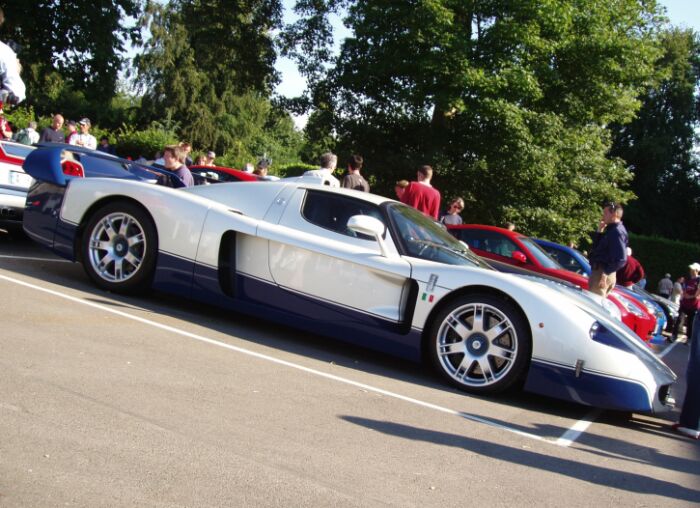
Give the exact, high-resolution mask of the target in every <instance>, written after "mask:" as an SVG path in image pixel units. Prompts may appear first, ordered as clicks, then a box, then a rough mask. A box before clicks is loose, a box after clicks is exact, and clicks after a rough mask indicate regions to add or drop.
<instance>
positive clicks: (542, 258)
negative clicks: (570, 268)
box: [519, 236, 564, 270]
mask: <svg viewBox="0 0 700 508" xmlns="http://www.w3.org/2000/svg"><path fill="white" fill-rule="evenodd" d="M519 240H520V241H521V242H523V244H524V245H525V247H527V248H528V250H529V251H530V253H531V254H532V255H533V257H534V258H536V259H537V261H539V263H540V264H541V265H542V266H544V267H545V268H553V269H557V270H564V267H563V266H561V265H560V264H559V263H558V262H556V261H555V260H554V258H552V256H550V255H549V254H548V253H547V252H546V251H545V250H544V249H543V248H542V247H540V246H539V244H538V243H536V242H535V241H534V240H533V239H532V238H527V237H522V236H521V237H520V238H519Z"/></svg>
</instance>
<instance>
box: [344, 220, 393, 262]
mask: <svg viewBox="0 0 700 508" xmlns="http://www.w3.org/2000/svg"><path fill="white" fill-rule="evenodd" d="M347 227H348V229H349V230H350V231H354V232H355V233H359V234H361V235H367V236H372V237H374V239H375V240H376V241H377V243H378V244H379V249H380V250H381V251H382V256H384V257H389V252H388V251H387V248H386V243H385V242H384V238H382V235H383V234H384V230H385V229H386V228H385V227H384V223H383V222H382V221H380V220H379V219H376V218H374V217H370V216H369V215H353V216H352V217H350V218H349V219H348V223H347Z"/></svg>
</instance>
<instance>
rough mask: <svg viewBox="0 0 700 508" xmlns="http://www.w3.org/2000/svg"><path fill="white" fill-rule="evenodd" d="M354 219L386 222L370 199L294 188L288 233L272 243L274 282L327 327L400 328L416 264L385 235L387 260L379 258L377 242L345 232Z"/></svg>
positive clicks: (286, 225) (282, 223)
mask: <svg viewBox="0 0 700 508" xmlns="http://www.w3.org/2000/svg"><path fill="white" fill-rule="evenodd" d="M354 215H370V216H372V217H375V218H377V219H378V220H380V221H382V222H383V223H384V224H386V220H385V219H384V217H383V214H382V211H381V209H380V207H379V206H378V205H376V204H374V203H372V202H371V201H366V200H362V199H359V198H356V197H354V196H348V195H347V194H342V193H338V192H327V191H324V190H313V189H311V190H310V189H305V188H297V189H296V190H295V192H294V194H293V195H292V196H290V198H289V203H288V205H287V206H286V207H285V211H284V213H283V214H282V216H281V218H280V221H279V226H283V228H279V229H278V233H277V234H276V235H275V236H274V237H272V236H271V237H270V238H269V264H270V272H271V274H272V277H273V279H274V281H275V283H276V284H278V285H279V286H280V287H281V288H285V289H287V290H288V291H289V292H290V293H293V294H295V295H297V296H298V298H296V299H295V300H294V302H293V303H294V304H295V305H297V307H296V308H295V312H296V313H303V314H305V315H306V316H307V317H310V318H313V319H315V320H317V321H319V322H326V323H327V324H329V323H330V320H335V322H336V324H338V325H346V326H353V325H354V324H359V323H360V322H367V320H370V321H372V322H374V324H375V325H379V326H386V327H390V328H391V327H394V328H395V327H396V326H397V325H399V324H401V323H402V320H403V319H404V317H405V314H406V307H407V305H408V301H409V294H410V293H411V286H412V283H411V279H410V277H411V265H410V264H409V263H408V262H407V261H405V260H404V259H403V258H402V257H401V256H400V255H399V254H398V251H397V250H396V246H395V245H394V243H393V241H392V239H391V236H390V234H389V232H388V230H385V235H384V236H385V243H386V245H387V250H388V255H382V253H381V251H380V248H379V244H378V242H377V241H376V239H374V238H370V237H365V236H363V235H360V234H357V233H354V232H353V231H351V230H350V229H348V228H347V226H346V225H347V221H348V219H349V218H350V217H352V216H354ZM279 231H287V232H288V233H287V234H286V235H284V234H282V235H281V234H280V233H279ZM263 234H264V233H263ZM290 302H291V300H290Z"/></svg>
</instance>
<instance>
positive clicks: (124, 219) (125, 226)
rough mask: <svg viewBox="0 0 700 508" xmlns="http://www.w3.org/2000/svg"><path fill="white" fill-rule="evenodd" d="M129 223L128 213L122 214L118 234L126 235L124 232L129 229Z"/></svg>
mask: <svg viewBox="0 0 700 508" xmlns="http://www.w3.org/2000/svg"><path fill="white" fill-rule="evenodd" d="M130 224H131V217H129V216H128V215H124V216H122V223H121V225H120V226H119V234H120V235H122V236H126V232H127V230H128V229H129V225H130Z"/></svg>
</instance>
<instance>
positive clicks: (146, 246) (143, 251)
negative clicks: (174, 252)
mask: <svg viewBox="0 0 700 508" xmlns="http://www.w3.org/2000/svg"><path fill="white" fill-rule="evenodd" d="M84 231H85V234H84V236H83V242H82V255H83V266H84V267H85V271H86V272H87V274H88V276H89V277H90V278H91V279H92V280H93V281H94V282H95V283H96V284H97V285H98V286H100V287H102V288H104V289H107V290H109V291H115V292H119V293H136V292H141V291H145V290H148V289H149V287H150V285H151V281H152V278H153V273H154V270H155V264H156V255H157V251H158V236H157V234H156V228H155V225H154V224H153V219H151V217H150V216H149V215H148V214H147V213H146V212H145V211H144V210H143V209H142V208H141V207H139V206H137V205H135V204H133V203H129V202H126V201H119V202H114V203H110V204H108V205H105V206H103V207H102V208H100V209H99V210H97V211H96V212H95V213H94V214H93V215H92V217H91V218H90V219H89V221H88V222H87V224H86V226H85V230H84Z"/></svg>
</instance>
